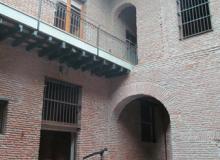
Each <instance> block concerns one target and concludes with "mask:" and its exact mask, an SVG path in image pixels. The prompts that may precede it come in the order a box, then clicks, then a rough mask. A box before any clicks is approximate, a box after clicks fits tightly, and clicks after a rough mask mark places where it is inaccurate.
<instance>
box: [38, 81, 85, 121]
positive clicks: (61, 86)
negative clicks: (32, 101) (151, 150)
mask: <svg viewBox="0 0 220 160" xmlns="http://www.w3.org/2000/svg"><path fill="white" fill-rule="evenodd" d="M80 108H81V87H80V86H77V85H74V84H70V83H67V82H63V81H58V80H54V79H50V78H46V80H45V89H44V103H43V113H42V119H43V120H45V121H53V122H61V123H66V124H77V123H78V118H79V112H80Z"/></svg>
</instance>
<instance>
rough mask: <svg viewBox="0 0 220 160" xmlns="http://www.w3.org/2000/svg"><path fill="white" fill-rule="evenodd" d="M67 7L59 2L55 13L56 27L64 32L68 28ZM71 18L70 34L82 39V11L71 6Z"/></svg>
mask: <svg viewBox="0 0 220 160" xmlns="http://www.w3.org/2000/svg"><path fill="white" fill-rule="evenodd" d="M66 8H67V7H66V5H65V4H63V3H61V2H59V3H57V6H56V11H55V19H54V25H55V26H56V27H58V28H60V29H62V30H65V29H66V27H67V23H66V22H67V20H66V18H67V17H68V16H67V9H66ZM69 18H70V24H69V25H70V26H69V27H70V31H69V32H70V33H72V34H73V35H75V36H77V37H80V23H81V15H80V9H78V8H76V7H74V6H71V13H70V15H69Z"/></svg>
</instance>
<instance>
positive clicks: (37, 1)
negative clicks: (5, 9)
mask: <svg viewBox="0 0 220 160" xmlns="http://www.w3.org/2000/svg"><path fill="white" fill-rule="evenodd" d="M0 2H1V3H4V4H6V5H8V6H10V7H12V8H14V9H16V10H19V11H21V12H23V13H25V14H27V15H29V16H31V17H34V18H36V19H38V21H39V22H44V23H47V24H48V25H51V26H53V27H56V28H58V29H61V30H63V31H65V32H67V33H69V34H71V35H72V36H74V37H75V38H78V39H80V40H81V41H83V42H86V43H88V44H90V45H92V46H94V47H97V48H99V49H100V50H103V51H105V52H107V53H109V54H111V55H113V56H115V57H117V58H120V59H122V60H124V61H126V62H128V63H131V64H133V65H135V64H137V47H136V45H134V44H132V43H131V42H129V41H126V40H121V39H119V38H117V37H116V36H114V35H112V34H111V33H108V32H107V31H105V30H104V29H103V28H102V27H100V25H99V24H97V23H95V22H94V21H93V20H92V19H90V18H88V17H87V16H86V15H83V14H82V13H80V11H79V10H78V9H77V8H75V7H73V6H72V7H69V8H68V7H66V5H65V4H63V3H61V1H58V0H0Z"/></svg>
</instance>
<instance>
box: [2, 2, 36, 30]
mask: <svg viewBox="0 0 220 160" xmlns="http://www.w3.org/2000/svg"><path fill="white" fill-rule="evenodd" d="M0 13H1V14H2V15H5V16H7V17H10V18H11V19H13V20H15V21H18V22H20V23H22V24H25V25H27V26H30V27H32V28H34V29H37V19H36V18H33V17H31V16H28V15H26V14H24V13H22V12H20V11H18V10H16V9H14V8H11V7H9V6H7V5H5V4H2V3H0Z"/></svg>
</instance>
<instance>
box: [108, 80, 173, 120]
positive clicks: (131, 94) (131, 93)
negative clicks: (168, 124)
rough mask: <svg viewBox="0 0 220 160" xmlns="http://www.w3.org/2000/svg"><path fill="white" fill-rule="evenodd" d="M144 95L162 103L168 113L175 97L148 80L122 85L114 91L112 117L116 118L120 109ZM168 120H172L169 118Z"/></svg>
mask: <svg viewBox="0 0 220 160" xmlns="http://www.w3.org/2000/svg"><path fill="white" fill-rule="evenodd" d="M144 96H147V97H152V98H154V99H156V100H158V101H159V102H161V103H162V104H163V106H164V107H165V109H166V110H167V113H168V115H170V114H171V104H172V105H173V101H174V99H175V97H174V96H173V95H172V94H170V93H169V92H168V91H167V90H166V89H165V88H163V87H161V86H159V85H156V84H153V83H150V82H139V83H133V84H129V85H126V86H122V87H121V88H119V89H118V90H117V91H116V92H115V93H114V95H113V96H112V103H111V106H112V113H113V115H114V117H115V118H116V119H117V118H118V117H119V115H120V113H121V111H122V110H123V109H124V108H125V107H126V105H127V104H129V103H130V102H131V101H133V100H135V99H137V98H140V97H144ZM170 121H172V120H171V119H170Z"/></svg>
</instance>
